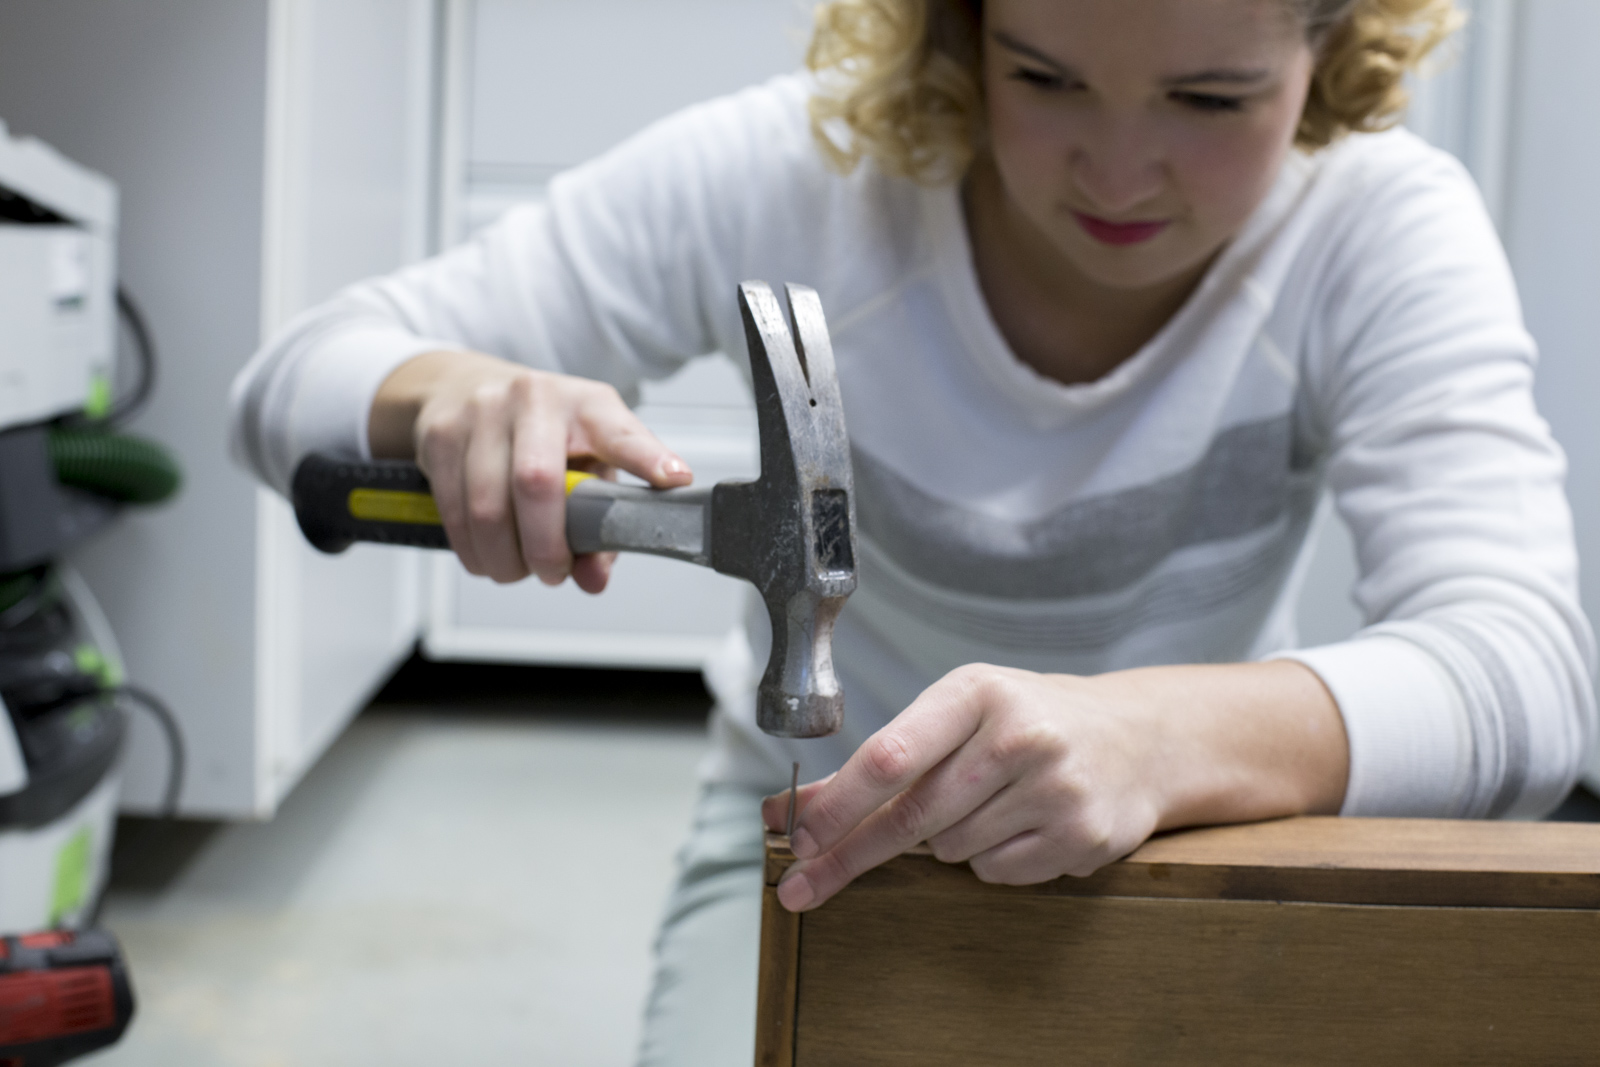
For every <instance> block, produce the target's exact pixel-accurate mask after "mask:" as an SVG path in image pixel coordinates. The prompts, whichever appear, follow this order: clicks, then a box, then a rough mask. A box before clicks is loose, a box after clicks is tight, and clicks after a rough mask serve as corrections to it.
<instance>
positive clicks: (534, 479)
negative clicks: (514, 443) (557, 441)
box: [511, 460, 567, 497]
mask: <svg viewBox="0 0 1600 1067" xmlns="http://www.w3.org/2000/svg"><path fill="white" fill-rule="evenodd" d="M566 477H567V472H566V469H565V468H562V469H560V470H558V469H557V468H556V466H555V465H554V464H552V463H545V462H541V461H538V460H523V461H518V462H517V463H514V464H513V465H512V468H511V483H512V485H513V486H514V487H515V490H516V492H517V494H518V495H519V496H529V497H547V496H552V495H554V494H555V493H556V491H557V490H558V489H559V490H560V491H562V492H565V491H566Z"/></svg>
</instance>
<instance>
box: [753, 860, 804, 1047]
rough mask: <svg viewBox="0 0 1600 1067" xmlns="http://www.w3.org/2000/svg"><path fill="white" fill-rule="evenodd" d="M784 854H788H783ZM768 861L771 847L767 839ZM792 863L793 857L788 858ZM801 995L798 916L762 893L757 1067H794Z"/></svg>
mask: <svg viewBox="0 0 1600 1067" xmlns="http://www.w3.org/2000/svg"><path fill="white" fill-rule="evenodd" d="M785 851H787V850H785ZM767 855H768V860H769V869H770V861H771V856H772V843H771V839H770V838H769V839H768V845H767ZM790 859H791V860H792V859H793V855H792V854H791V855H790ZM799 992H800V916H799V915H798V914H796V913H794V912H791V911H785V910H784V908H783V905H781V904H779V903H778V891H777V889H775V888H773V886H772V885H770V884H769V885H767V886H765V887H763V888H762V891H761V966H760V977H759V982H758V985H757V987H756V1067H794V1044H795V1006H796V1005H795V1001H796V999H797V998H798V996H799Z"/></svg>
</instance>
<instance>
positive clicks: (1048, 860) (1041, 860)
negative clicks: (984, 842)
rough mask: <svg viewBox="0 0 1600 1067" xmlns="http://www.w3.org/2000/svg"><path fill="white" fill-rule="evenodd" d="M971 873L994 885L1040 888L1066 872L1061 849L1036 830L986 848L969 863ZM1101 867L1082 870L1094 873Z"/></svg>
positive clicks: (1097, 865)
mask: <svg viewBox="0 0 1600 1067" xmlns="http://www.w3.org/2000/svg"><path fill="white" fill-rule="evenodd" d="M970 866H971V867H972V873H973V874H975V875H977V876H978V880H979V881H980V882H988V883H989V884H991V885H1037V884H1039V883H1040V882H1049V881H1052V880H1054V879H1056V878H1060V877H1061V875H1062V874H1064V873H1065V872H1066V870H1067V865H1066V864H1065V863H1064V862H1063V859H1062V852H1061V846H1060V844H1059V843H1057V842H1054V841H1051V840H1050V839H1049V838H1048V837H1046V836H1045V835H1044V834H1042V833H1040V832H1039V831H1037V830H1027V831H1024V832H1023V833H1020V834H1017V835H1016V836H1014V837H1012V838H1010V839H1008V840H1006V841H1002V842H1001V843H1000V844H998V845H996V846H994V847H993V848H990V849H985V850H984V851H983V852H980V853H978V855H976V856H973V857H972V859H971V861H970ZM1099 866H1100V865H1099V864H1096V865H1094V866H1091V867H1088V868H1086V869H1084V870H1083V874H1084V875H1090V874H1093V873H1094V871H1095V870H1096V869H1098V867H1099Z"/></svg>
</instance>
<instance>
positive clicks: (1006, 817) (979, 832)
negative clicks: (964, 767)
mask: <svg viewBox="0 0 1600 1067" xmlns="http://www.w3.org/2000/svg"><path fill="white" fill-rule="evenodd" d="M1049 814H1050V813H1049V812H1047V811H1045V810H1044V809H1043V805H1041V804H1038V803H1034V802H1030V798H1029V797H1028V796H1027V795H1026V792H1025V791H1024V790H1023V789H1021V788H1019V787H1018V786H1017V785H1016V784H1015V783H1014V782H1010V783H1007V784H1006V785H1005V787H1003V788H1002V789H1000V790H999V791H998V792H996V793H995V794H994V795H993V796H991V797H989V798H988V799H986V800H985V801H984V802H983V803H982V804H979V805H978V806H977V807H976V808H975V809H974V810H973V811H971V812H970V813H969V814H968V815H967V816H965V817H964V818H961V819H958V820H956V821H955V822H954V823H952V824H951V825H949V826H947V827H945V828H944V829H942V830H940V831H939V832H937V833H935V834H932V835H930V836H929V837H928V839H927V841H928V847H929V848H930V849H931V850H932V851H933V854H934V855H935V856H936V857H938V859H939V860H940V861H942V862H944V863H966V862H967V861H968V860H970V859H972V857H974V856H977V855H979V854H980V853H983V852H987V851H989V850H990V849H992V848H996V847H998V846H999V845H1002V844H1004V843H1005V842H1007V841H1009V840H1011V839H1012V838H1014V837H1016V836H1017V835H1018V834H1024V833H1027V832H1028V831H1030V830H1037V829H1039V828H1040V827H1042V826H1043V825H1044V824H1045V821H1046V819H1047V818H1048V816H1049Z"/></svg>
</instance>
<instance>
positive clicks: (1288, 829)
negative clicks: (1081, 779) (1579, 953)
mask: <svg viewBox="0 0 1600 1067" xmlns="http://www.w3.org/2000/svg"><path fill="white" fill-rule="evenodd" d="M793 862H794V854H793V853H792V852H790V851H789V848H788V840H787V839H786V838H784V837H781V836H779V835H769V836H768V839H767V857H766V882H767V885H768V886H774V885H776V884H777V882H778V879H779V878H781V877H782V875H783V872H784V871H786V870H787V869H788V868H789V866H790V864H792V863H793ZM852 889H856V890H873V889H892V890H896V891H900V892H906V891H916V890H918V889H937V890H938V891H940V892H946V893H948V892H984V893H1014V894H1025V895H1034V896H1135V897H1161V898H1195V899H1217V900H1278V901H1296V902H1306V903H1327V904H1375V905H1434V906H1454V907H1524V908H1600V824H1585V823H1526V822H1523V823H1513V822H1477V821H1468V820H1450V819H1346V818H1332V817H1323V818H1318V817H1305V818H1297V819H1279V820H1274V821H1272V822H1265V823H1253V824H1248V825H1241V826H1219V827H1208V828H1204V829H1198V830H1187V831H1180V832H1177V833H1172V834H1166V835H1162V836H1160V837H1157V838H1153V839H1151V840H1150V841H1149V842H1147V843H1146V844H1145V845H1143V846H1142V847H1140V848H1139V849H1137V850H1135V851H1134V852H1133V853H1132V854H1131V855H1130V856H1128V857H1127V858H1126V859H1123V860H1121V861H1119V862H1117V863H1112V864H1109V865H1107V866H1106V867H1103V868H1101V869H1100V870H1099V871H1097V872H1096V873H1094V874H1093V875H1090V876H1089V877H1087V878H1070V877H1068V878H1058V879H1055V880H1054V881H1050V882H1044V883H1040V884H1038V885H1031V886H997V885H986V884H984V883H982V882H980V881H979V880H978V879H977V877H976V876H975V875H974V874H973V873H972V871H971V869H970V868H969V867H967V866H966V865H965V864H956V865H952V864H945V863H941V862H939V861H938V860H936V859H935V858H934V857H933V855H932V854H931V853H930V852H929V851H928V849H927V848H926V847H921V846H919V847H918V848H915V849H912V850H910V851H909V852H907V853H905V854H904V855H902V856H900V857H898V858H897V859H895V860H891V861H890V862H889V863H886V864H884V865H883V866H881V867H878V868H876V869H875V870H872V871H869V872H868V873H866V874H864V875H862V876H861V877H860V878H858V879H856V881H855V882H854V883H853V884H852ZM773 905H774V906H775V907H776V906H777V903H776V901H774V902H773Z"/></svg>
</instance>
